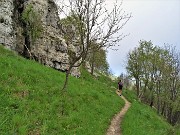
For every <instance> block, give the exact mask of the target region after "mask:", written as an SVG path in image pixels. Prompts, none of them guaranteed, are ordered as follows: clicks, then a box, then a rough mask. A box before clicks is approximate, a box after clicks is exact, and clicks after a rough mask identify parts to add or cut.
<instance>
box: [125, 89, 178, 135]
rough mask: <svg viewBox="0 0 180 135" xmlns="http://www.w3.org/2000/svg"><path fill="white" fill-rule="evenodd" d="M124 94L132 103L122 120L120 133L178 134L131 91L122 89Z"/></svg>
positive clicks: (127, 134)
mask: <svg viewBox="0 0 180 135" xmlns="http://www.w3.org/2000/svg"><path fill="white" fill-rule="evenodd" d="M124 95H125V96H126V97H127V99H128V100H129V101H131V103H132V104H131V108H130V109H129V110H128V112H127V114H126V115H125V117H124V119H123V122H122V133H123V134H124V135H178V134H180V132H178V131H175V130H174V129H173V127H172V126H171V125H170V124H168V123H167V122H166V121H165V120H164V119H163V118H161V117H160V116H158V115H157V113H156V111H155V110H153V109H151V108H150V107H149V106H147V105H144V104H142V103H140V102H139V101H137V100H136V95H135V93H134V92H133V91H124Z"/></svg>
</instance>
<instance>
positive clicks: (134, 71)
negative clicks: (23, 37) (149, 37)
mask: <svg viewBox="0 0 180 135" xmlns="http://www.w3.org/2000/svg"><path fill="white" fill-rule="evenodd" d="M179 56H180V55H179V54H178V53H177V52H176V51H175V49H174V48H172V47H170V46H166V47H164V48H159V47H156V46H153V44H152V42H151V41H149V42H147V41H140V46H139V47H138V48H136V49H134V50H133V51H132V52H130V53H129V54H128V63H127V70H128V72H129V75H130V76H131V77H133V78H135V80H136V90H137V96H138V97H139V98H140V99H141V100H142V101H144V102H146V103H148V104H150V106H152V105H154V106H155V107H156V108H157V112H158V113H159V114H160V113H161V114H162V115H164V116H165V117H166V118H167V119H168V121H169V122H170V123H171V124H175V123H178V122H179V121H180V117H179V109H180V106H179V105H177V102H178V101H179V94H180V87H179V86H180V85H179V84H180V81H179V80H180V77H179V73H180V57H179Z"/></svg>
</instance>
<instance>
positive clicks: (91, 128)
mask: <svg viewBox="0 0 180 135" xmlns="http://www.w3.org/2000/svg"><path fill="white" fill-rule="evenodd" d="M103 78H104V77H103ZM64 79H65V74H63V73H61V72H58V71H56V70H53V69H51V68H48V67H45V66H42V65H40V64H38V63H36V62H34V61H30V60H26V59H24V58H22V57H20V56H17V55H16V54H14V53H12V52H10V51H8V50H6V49H3V47H2V46H0V135H13V134H18V135H27V134H32V135H33V134H38V133H40V134H42V135H73V134H76V135H92V134H93V135H104V134H105V133H106V130H107V128H108V125H109V124H110V120H111V118H112V117H113V115H114V114H115V113H117V112H118V111H120V109H121V108H122V106H123V105H124V102H123V101H122V100H121V99H120V98H119V97H118V96H117V95H116V94H115V90H114V89H112V88H110V86H111V85H110V82H109V83H108V84H106V83H104V82H103V81H102V79H99V80H98V79H94V78H92V77H91V76H90V75H89V74H88V73H87V72H86V71H84V70H83V73H82V77H81V78H79V79H76V78H74V77H70V80H69V85H68V91H67V92H66V93H65V94H64V96H65V97H64V98H63V96H62V92H61V91H60V90H61V88H62V86H63V82H64ZM106 80H108V79H106ZM64 99H65V101H64ZM63 101H64V115H62V102H63Z"/></svg>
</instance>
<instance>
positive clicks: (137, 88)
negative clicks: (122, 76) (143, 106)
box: [136, 78, 139, 98]
mask: <svg viewBox="0 0 180 135" xmlns="http://www.w3.org/2000/svg"><path fill="white" fill-rule="evenodd" d="M136 90H137V97H138V98H139V78H137V79H136Z"/></svg>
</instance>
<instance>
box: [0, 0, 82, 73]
mask: <svg viewBox="0 0 180 135" xmlns="http://www.w3.org/2000/svg"><path fill="white" fill-rule="evenodd" d="M29 4H31V5H33V7H35V8H36V10H37V11H38V12H41V21H42V25H43V33H42V34H41V37H40V38H38V39H37V40H36V42H35V43H34V45H33V46H32V47H31V54H32V55H33V57H34V58H35V60H37V61H38V62H40V63H42V64H44V65H47V66H49V67H52V68H55V69H57V70H60V71H66V70H67V69H68V66H69V56H68V53H67V52H68V45H67V44H66V42H65V40H64V39H63V38H62V36H61V35H62V34H61V28H60V26H59V25H58V21H59V16H58V10H57V6H56V4H55V2H54V1H53V0H1V1H0V5H1V6H0V43H1V44H3V45H4V46H6V47H7V48H10V49H12V50H15V51H17V52H18V53H19V54H23V51H24V49H25V46H24V44H25V36H24V34H23V29H24V28H23V27H24V26H23V24H22V20H21V15H22V12H23V10H24V9H25V8H26V7H27V6H28V5H29ZM74 51H75V53H78V52H77V49H75V50H74ZM71 74H72V75H74V76H79V75H80V72H79V69H78V68H74V69H73V70H72V73H71Z"/></svg>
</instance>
